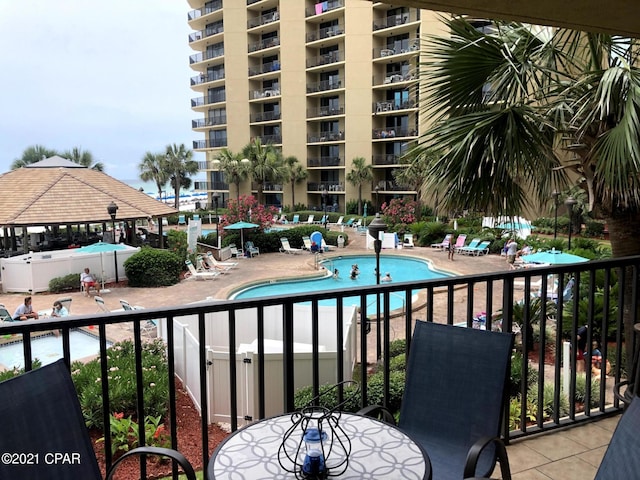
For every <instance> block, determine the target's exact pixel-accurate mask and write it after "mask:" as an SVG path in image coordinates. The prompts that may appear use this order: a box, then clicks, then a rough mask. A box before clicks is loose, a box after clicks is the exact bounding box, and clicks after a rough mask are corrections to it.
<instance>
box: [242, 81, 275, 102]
mask: <svg viewBox="0 0 640 480" xmlns="http://www.w3.org/2000/svg"><path fill="white" fill-rule="evenodd" d="M279 96H280V86H279V85H274V86H272V87H268V88H264V89H262V90H252V91H250V92H249V99H250V100H258V99H260V98H271V97H279Z"/></svg>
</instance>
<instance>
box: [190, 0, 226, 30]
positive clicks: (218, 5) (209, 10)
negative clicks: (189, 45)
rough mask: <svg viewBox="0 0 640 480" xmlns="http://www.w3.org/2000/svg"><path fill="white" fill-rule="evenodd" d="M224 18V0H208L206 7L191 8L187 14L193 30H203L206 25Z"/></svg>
mask: <svg viewBox="0 0 640 480" xmlns="http://www.w3.org/2000/svg"><path fill="white" fill-rule="evenodd" d="M220 19H222V0H216V1H212V2H207V3H206V4H205V6H204V7H201V8H197V9H195V10H191V11H190V12H189V13H188V14H187V20H188V22H189V26H190V27H191V28H192V29H193V30H202V29H204V27H205V25H206V24H208V23H211V22H215V21H217V20H220Z"/></svg>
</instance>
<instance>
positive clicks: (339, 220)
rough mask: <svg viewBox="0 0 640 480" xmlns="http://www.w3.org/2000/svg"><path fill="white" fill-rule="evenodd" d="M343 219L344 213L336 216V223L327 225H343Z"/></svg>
mask: <svg viewBox="0 0 640 480" xmlns="http://www.w3.org/2000/svg"><path fill="white" fill-rule="evenodd" d="M343 220H344V215H343V216H340V217H338V221H337V222H336V223H330V224H329V225H335V226H336V227H342V226H343V225H344V223H342V221H343Z"/></svg>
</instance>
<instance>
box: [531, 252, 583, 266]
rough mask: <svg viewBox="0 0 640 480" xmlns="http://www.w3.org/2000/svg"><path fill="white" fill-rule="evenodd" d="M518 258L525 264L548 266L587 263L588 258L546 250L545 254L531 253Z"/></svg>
mask: <svg viewBox="0 0 640 480" xmlns="http://www.w3.org/2000/svg"><path fill="white" fill-rule="evenodd" d="M520 258H522V261H523V262H527V263H548V264H550V265H561V264H565V263H581V262H588V261H589V259H588V258H584V257H580V256H578V255H573V254H572V253H564V252H561V251H560V250H548V251H546V252H538V253H532V254H530V255H522V257H520Z"/></svg>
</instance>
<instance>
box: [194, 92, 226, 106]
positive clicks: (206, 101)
mask: <svg viewBox="0 0 640 480" xmlns="http://www.w3.org/2000/svg"><path fill="white" fill-rule="evenodd" d="M226 99H227V96H226V94H225V93H217V94H215V95H205V96H203V97H195V98H192V99H191V108H192V109H202V107H209V106H211V105H215V104H216V103H223V102H225V101H226Z"/></svg>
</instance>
